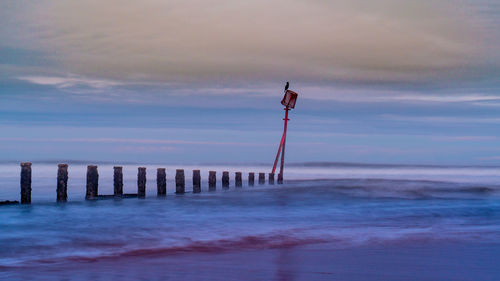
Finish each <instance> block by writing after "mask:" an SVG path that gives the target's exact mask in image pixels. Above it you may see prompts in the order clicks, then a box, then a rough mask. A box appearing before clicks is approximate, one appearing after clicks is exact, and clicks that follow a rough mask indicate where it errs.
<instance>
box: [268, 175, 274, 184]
mask: <svg viewBox="0 0 500 281" xmlns="http://www.w3.org/2000/svg"><path fill="white" fill-rule="evenodd" d="M269 184H274V174H273V173H269Z"/></svg>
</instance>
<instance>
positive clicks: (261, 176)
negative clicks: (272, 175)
mask: <svg viewBox="0 0 500 281" xmlns="http://www.w3.org/2000/svg"><path fill="white" fill-rule="evenodd" d="M265 183H266V174H265V173H259V184H260V185H263V184H265Z"/></svg>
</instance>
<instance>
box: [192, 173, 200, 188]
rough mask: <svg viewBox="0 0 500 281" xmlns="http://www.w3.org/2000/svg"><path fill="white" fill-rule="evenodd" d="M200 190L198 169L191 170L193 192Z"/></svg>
mask: <svg viewBox="0 0 500 281" xmlns="http://www.w3.org/2000/svg"><path fill="white" fill-rule="evenodd" d="M200 192H201V175H200V170H193V193H200Z"/></svg>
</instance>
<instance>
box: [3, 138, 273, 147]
mask: <svg viewBox="0 0 500 281" xmlns="http://www.w3.org/2000/svg"><path fill="white" fill-rule="evenodd" d="M0 141H15V142H69V143H111V144H120V143H127V144H150V145H164V144H180V145H183V144H185V145H222V146H225V145H231V146H269V145H270V144H265V143H251V142H220V141H189V140H168V139H129V138H22V137H21V138H19V137H13V138H4V137H0Z"/></svg>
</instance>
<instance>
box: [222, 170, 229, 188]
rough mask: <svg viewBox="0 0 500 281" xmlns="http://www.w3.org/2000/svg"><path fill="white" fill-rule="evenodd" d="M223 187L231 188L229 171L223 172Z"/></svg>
mask: <svg viewBox="0 0 500 281" xmlns="http://www.w3.org/2000/svg"><path fill="white" fill-rule="evenodd" d="M222 189H229V172H228V171H224V172H222Z"/></svg>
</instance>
